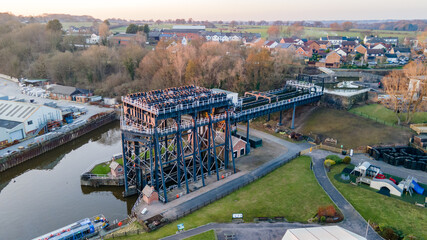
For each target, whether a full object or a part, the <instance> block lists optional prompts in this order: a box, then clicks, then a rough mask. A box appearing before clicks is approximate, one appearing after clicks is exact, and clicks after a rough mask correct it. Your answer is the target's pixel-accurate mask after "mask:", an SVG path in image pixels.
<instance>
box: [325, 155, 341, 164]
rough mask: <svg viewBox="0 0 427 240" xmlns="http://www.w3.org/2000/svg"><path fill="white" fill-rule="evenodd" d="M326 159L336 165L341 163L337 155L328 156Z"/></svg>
mask: <svg viewBox="0 0 427 240" xmlns="http://www.w3.org/2000/svg"><path fill="white" fill-rule="evenodd" d="M326 159H331V160H334V161H335V162H336V163H341V162H342V159H341V158H340V157H338V156H337V155H329V156H327V157H326Z"/></svg>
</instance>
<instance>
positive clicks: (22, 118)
mask: <svg viewBox="0 0 427 240" xmlns="http://www.w3.org/2000/svg"><path fill="white" fill-rule="evenodd" d="M51 121H62V113H61V110H60V109H57V108H52V107H48V106H44V105H37V104H33V103H27V102H14V101H4V100H0V145H4V144H7V143H11V142H13V141H15V140H21V139H23V138H26V137H27V136H28V135H32V136H33V135H37V134H38V133H39V132H40V131H41V130H43V129H44V128H45V127H46V125H47V123H48V122H51Z"/></svg>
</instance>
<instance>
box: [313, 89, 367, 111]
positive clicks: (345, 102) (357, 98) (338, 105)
mask: <svg viewBox="0 0 427 240" xmlns="http://www.w3.org/2000/svg"><path fill="white" fill-rule="evenodd" d="M367 100H368V92H365V93H361V94H358V95H354V96H350V97H347V96H339V95H334V94H329V93H325V94H324V95H323V96H322V98H321V100H320V104H321V105H324V106H327V107H330V108H335V109H345V110H349V109H350V108H351V107H352V106H353V105H354V104H356V103H363V102H365V101H367Z"/></svg>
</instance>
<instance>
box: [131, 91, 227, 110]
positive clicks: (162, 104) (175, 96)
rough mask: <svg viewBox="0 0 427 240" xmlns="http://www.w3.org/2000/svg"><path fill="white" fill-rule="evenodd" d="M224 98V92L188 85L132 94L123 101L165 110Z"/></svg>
mask: <svg viewBox="0 0 427 240" xmlns="http://www.w3.org/2000/svg"><path fill="white" fill-rule="evenodd" d="M226 96H227V94H226V93H225V92H216V93H215V92H214V91H212V90H211V89H207V88H204V87H198V86H194V85H189V86H182V87H172V88H167V89H162V90H152V91H149V92H139V93H133V94H129V95H127V96H126V97H124V101H126V100H128V101H129V100H130V101H134V102H136V103H137V104H142V105H145V106H148V107H153V108H156V109H165V108H170V107H174V106H176V105H179V104H191V103H194V102H196V101H208V100H211V99H217V98H222V97H226Z"/></svg>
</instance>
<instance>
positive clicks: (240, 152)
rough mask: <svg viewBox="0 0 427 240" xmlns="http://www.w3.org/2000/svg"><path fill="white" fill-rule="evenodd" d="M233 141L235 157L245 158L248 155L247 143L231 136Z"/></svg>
mask: <svg viewBox="0 0 427 240" xmlns="http://www.w3.org/2000/svg"><path fill="white" fill-rule="evenodd" d="M231 141H232V142H233V157H234V158H238V157H240V156H244V155H245V154H246V141H243V140H242V139H240V138H237V137H234V136H231Z"/></svg>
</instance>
